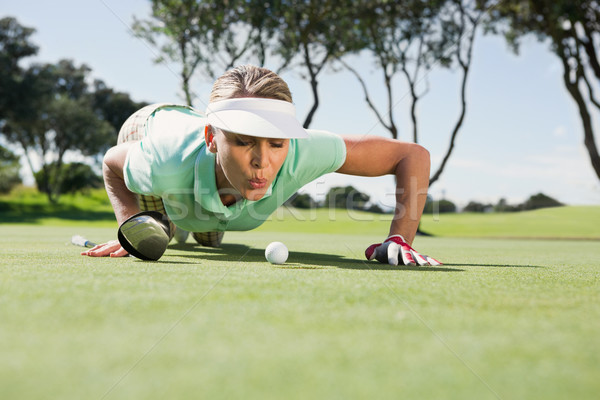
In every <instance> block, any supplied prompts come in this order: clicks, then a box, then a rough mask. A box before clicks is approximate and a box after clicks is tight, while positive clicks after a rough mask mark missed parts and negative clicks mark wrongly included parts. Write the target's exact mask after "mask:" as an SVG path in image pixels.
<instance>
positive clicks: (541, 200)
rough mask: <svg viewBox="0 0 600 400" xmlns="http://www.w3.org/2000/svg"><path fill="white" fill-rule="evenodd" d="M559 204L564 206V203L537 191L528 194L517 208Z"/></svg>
mask: <svg viewBox="0 0 600 400" xmlns="http://www.w3.org/2000/svg"><path fill="white" fill-rule="evenodd" d="M560 206H564V204H562V203H561V202H559V201H558V200H556V199H553V198H552V197H550V196H547V195H545V194H543V193H538V194H534V195H533V196H530V197H529V198H528V199H527V200H526V201H525V202H524V203H523V204H521V205H520V206H519V208H520V209H521V210H537V209H538V208H548V207H560Z"/></svg>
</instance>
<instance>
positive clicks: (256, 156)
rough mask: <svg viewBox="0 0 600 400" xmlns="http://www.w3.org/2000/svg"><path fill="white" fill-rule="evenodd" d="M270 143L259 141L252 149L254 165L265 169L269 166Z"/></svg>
mask: <svg viewBox="0 0 600 400" xmlns="http://www.w3.org/2000/svg"><path fill="white" fill-rule="evenodd" d="M268 151H269V149H268V143H258V144H257V145H256V146H254V149H253V150H252V166H253V167H254V168H257V169H263V168H266V167H268V166H269V154H268Z"/></svg>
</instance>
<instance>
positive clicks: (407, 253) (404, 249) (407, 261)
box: [400, 244, 417, 265]
mask: <svg viewBox="0 0 600 400" xmlns="http://www.w3.org/2000/svg"><path fill="white" fill-rule="evenodd" d="M411 250H412V248H411V247H410V246H409V245H407V244H405V245H402V246H400V252H401V253H402V262H403V263H404V265H417V263H416V261H415V259H414V258H413V256H412V254H411Z"/></svg>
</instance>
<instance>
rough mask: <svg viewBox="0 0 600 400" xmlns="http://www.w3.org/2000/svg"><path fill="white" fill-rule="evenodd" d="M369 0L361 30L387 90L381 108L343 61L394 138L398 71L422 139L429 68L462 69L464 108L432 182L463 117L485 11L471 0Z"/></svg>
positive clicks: (396, 134) (396, 132)
mask: <svg viewBox="0 0 600 400" xmlns="http://www.w3.org/2000/svg"><path fill="white" fill-rule="evenodd" d="M365 4H366V8H365V9H363V10H362V11H361V14H362V16H361V18H360V30H361V32H362V34H361V36H362V37H364V38H365V40H366V41H367V52H368V53H370V54H371V55H372V57H373V58H374V60H375V64H376V65H377V67H378V69H379V70H380V71H381V74H382V77H383V84H384V87H385V90H386V94H387V96H386V105H385V107H383V109H380V108H378V107H377V105H376V104H375V101H374V100H373V97H372V95H371V93H370V90H369V88H368V86H367V84H366V81H365V79H364V78H363V76H362V75H361V73H360V72H359V71H358V70H356V69H355V68H353V67H352V66H351V65H349V63H347V62H345V61H344V60H341V62H342V64H343V65H344V66H345V67H346V68H347V69H348V70H349V71H350V72H352V73H353V74H354V76H355V77H356V78H357V80H358V81H359V83H360V85H361V87H362V89H363V93H364V95H365V101H366V103H367V105H368V106H369V108H370V109H371V110H372V111H373V113H374V114H375V116H376V117H377V119H378V121H379V122H380V123H381V125H382V126H383V127H385V129H386V130H388V131H389V132H390V135H391V136H392V138H394V139H397V138H399V134H400V133H399V129H398V126H397V125H396V122H395V119H394V115H395V107H396V106H397V103H396V101H395V100H394V93H395V91H396V89H395V88H396V87H395V85H394V80H395V78H396V77H397V76H402V77H404V80H405V82H406V84H407V85H408V88H409V93H410V97H411V106H410V115H411V120H412V127H413V131H412V140H413V141H414V142H415V143H418V142H419V133H418V120H417V106H418V102H419V100H421V99H422V97H423V96H424V95H425V94H426V93H427V92H428V90H429V87H428V85H427V86H426V87H425V88H424V89H422V87H423V86H424V83H427V75H428V74H429V71H430V70H431V69H432V68H433V67H434V66H436V65H440V66H443V67H448V68H450V67H453V66H456V65H457V66H458V68H459V70H460V71H461V76H460V79H461V85H460V104H461V108H460V111H459V116H458V119H457V121H456V123H455V125H454V127H453V128H452V129H451V134H450V144H449V147H448V150H447V151H446V154H445V156H444V157H443V160H442V163H441V165H440V166H439V167H438V170H437V171H436V172H435V173H434V174H433V175H432V177H431V179H430V184H433V183H434V182H435V181H436V180H437V179H439V177H440V175H441V174H442V172H443V170H444V167H445V166H446V163H447V161H448V159H449V157H450V155H451V153H452V151H453V149H454V145H455V141H456V137H457V135H458V132H459V130H460V128H461V127H462V124H463V122H464V118H465V115H466V105H467V103H466V84H467V78H468V75H469V72H470V66H471V60H472V50H473V43H474V40H475V34H476V31H477V27H478V25H479V23H480V18H481V16H482V15H483V11H481V10H480V9H479V8H477V6H476V4H475V2H474V1H471V0H437V1H429V2H423V1H420V0H410V1H402V2H389V1H384V0H382V1H374V2H365Z"/></svg>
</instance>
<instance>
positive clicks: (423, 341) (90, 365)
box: [0, 209, 600, 399]
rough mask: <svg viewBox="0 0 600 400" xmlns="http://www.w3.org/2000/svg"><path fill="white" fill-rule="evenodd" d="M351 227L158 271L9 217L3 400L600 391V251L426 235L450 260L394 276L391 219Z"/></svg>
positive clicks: (175, 253) (0, 295)
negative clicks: (374, 251)
mask: <svg viewBox="0 0 600 400" xmlns="http://www.w3.org/2000/svg"><path fill="white" fill-rule="evenodd" d="M565 210H568V209H565ZM584 214H585V215H588V214H587V213H584ZM532 215H533V214H532ZM476 217H481V218H484V217H485V216H465V218H471V220H469V223H477V218H476ZM511 217H512V216H511ZM570 217H572V214H570ZM570 217H569V218H570ZM315 218H316V217H315ZM344 218H345V217H342V216H338V217H336V219H335V223H334V222H333V221H330V220H329V219H327V218H326V219H325V220H322V219H319V218H317V219H316V220H312V221H308V222H307V221H297V220H289V219H287V220H285V221H277V220H273V221H271V222H268V223H267V224H266V225H264V226H263V227H262V228H261V229H260V230H258V231H255V232H250V233H232V232H228V233H227V234H226V236H225V244H224V246H223V248H222V249H208V248H202V247H196V246H194V245H192V244H191V243H188V244H186V245H173V246H171V247H170V248H169V249H168V250H167V252H166V253H165V255H164V256H163V258H162V259H161V260H160V261H159V262H155V263H146V262H141V261H138V260H136V259H133V258H124V259H106V258H103V259H91V258H87V257H82V256H79V255H78V254H79V251H80V249H79V248H76V247H73V246H71V245H70V244H69V239H70V237H71V235H72V234H74V233H79V234H83V235H86V236H87V237H88V238H90V239H93V240H97V241H103V240H108V239H112V238H113V237H114V222H112V225H110V226H107V225H105V224H110V221H108V220H107V221H104V220H102V221H100V222H98V221H95V222H85V221H83V220H80V221H71V222H64V221H63V222H62V225H61V226H57V225H47V224H46V223H45V222H44V219H43V218H39V220H38V221H36V222H37V224H24V223H19V224H3V225H0V254H2V255H3V257H2V258H1V259H0V321H1V325H0V354H2V358H1V361H0V398H3V399H46V398H60V399H82V398H85V399H89V398H96V399H134V398H135V399H141V398H143V399H164V398H169V399H187V398H189V399H196V398H217V399H219V398H244V399H280V398H286V399H308V398H319V399H363V398H364V399H367V398H368V399H375V398H377V399H398V398H408V399H440V398H443V399H497V398H501V399H529V398H543V399H564V398H573V399H575V398H576V399H595V398H597V394H598V392H599V391H600V383H599V382H598V379H597V378H598V376H599V375H600V341H599V340H598V337H599V335H600V305H599V304H600V291H599V290H598V287H599V278H600V273H599V264H600V263H599V261H600V250H599V247H598V242H597V241H594V240H571V241H568V242H565V241H559V240H526V241H518V240H507V239H504V240H498V239H492V238H448V237H436V238H426V237H419V238H417V241H416V243H415V246H416V247H417V248H418V249H419V250H421V251H422V252H423V253H426V254H431V255H432V256H435V257H437V258H439V259H440V260H442V261H444V262H445V265H444V266H442V267H437V268H432V267H421V268H418V267H389V266H386V265H382V264H378V263H375V262H372V263H371V262H365V261H363V259H362V257H363V255H362V254H363V251H364V248H365V247H366V246H367V245H368V244H370V243H372V242H375V241H379V240H381V239H382V236H384V235H385V233H386V232H387V228H386V227H385V225H387V223H386V222H385V221H379V222H369V221H362V222H361V221H358V222H357V221H354V220H353V218H354V217H348V218H347V219H344ZM452 218H454V216H452ZM452 218H448V219H446V216H445V215H443V216H441V217H440V224H445V223H446V221H451V220H452ZM274 219H276V217H275V218H274ZM354 219H355V218H354ZM597 220H598V219H596V221H597ZM509 222H511V221H509ZM452 223H453V225H454V226H455V228H454V229H455V230H456V229H458V227H459V226H461V222H460V219H459V218H458V216H457V217H456V220H454V221H452ZM582 223H586V222H585V221H582ZM377 224H379V225H377ZM426 224H427V222H426V221H425V222H424V226H425V227H428V226H427V225H426ZM310 226H312V227H313V229H312V230H311V229H309V228H310ZM438 226H439V228H436V229H441V226H442V225H438ZM444 226H445V225H444ZM334 227H337V228H334ZM381 227H384V229H383V231H381V229H380V228H381ZM336 229H337V230H336ZM530 229H533V228H530ZM569 229H571V228H569ZM282 230H283V232H282ZM432 230H433V228H432ZM458 233H460V232H458ZM575 233H576V232H574V231H573V232H571V234H573V235H575ZM446 234H448V235H456V234H457V231H453V232H450V233H446ZM463 234H464V235H467V233H464V232H463ZM486 234H487V233H486ZM596 234H597V233H596V231H590V232H587V233H586V235H589V236H595V235H596ZM552 235H553V236H554V235H555V234H554V233H553V234H552ZM274 240H281V241H283V242H285V243H286V244H287V245H288V247H289V248H290V258H289V260H288V263H287V264H285V265H282V266H272V265H270V264H268V263H266V262H265V261H264V257H263V251H264V248H265V247H266V245H267V244H268V243H269V242H271V241H274Z"/></svg>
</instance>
